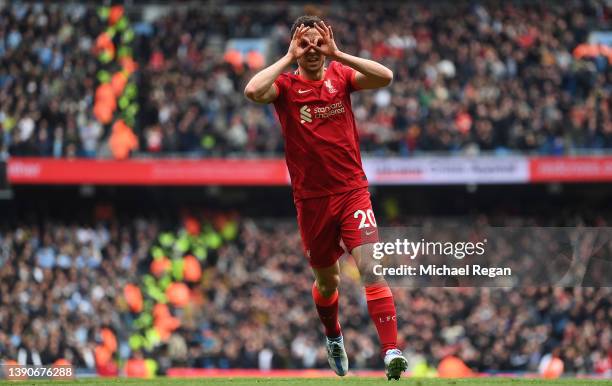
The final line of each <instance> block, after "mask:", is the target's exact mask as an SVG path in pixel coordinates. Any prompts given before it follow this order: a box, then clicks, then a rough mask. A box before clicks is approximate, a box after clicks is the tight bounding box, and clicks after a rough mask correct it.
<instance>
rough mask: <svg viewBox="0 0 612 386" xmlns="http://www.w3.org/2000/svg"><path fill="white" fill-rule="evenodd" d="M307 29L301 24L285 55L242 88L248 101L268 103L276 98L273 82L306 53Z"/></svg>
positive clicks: (307, 43) (307, 45)
mask: <svg viewBox="0 0 612 386" xmlns="http://www.w3.org/2000/svg"><path fill="white" fill-rule="evenodd" d="M309 28H310V27H304V25H303V24H302V25H300V26H299V27H298V28H297V29H296V30H295V33H294V34H293V37H292V38H291V44H290V45H289V50H288V51H287V54H286V55H285V56H283V57H282V58H280V59H279V60H277V61H276V62H274V63H273V64H271V65H270V66H268V67H266V68H264V69H263V70H261V71H259V72H258V73H257V74H255V76H253V78H252V79H251V80H250V81H249V83H247V85H246V87H245V88H244V95H245V96H246V97H247V98H248V99H250V100H252V101H253V102H257V103H270V102H273V101H274V100H275V99H276V97H278V90H277V89H276V87H274V81H275V80H276V78H278V76H279V75H280V74H281V73H282V72H283V70H284V69H285V68H286V67H287V66H289V65H290V64H291V63H293V62H294V61H295V60H297V59H299V58H300V57H302V55H304V53H305V52H306V49H307V48H308V47H309V42H308V41H307V40H306V39H305V38H304V33H305V32H306V31H308V29H309Z"/></svg>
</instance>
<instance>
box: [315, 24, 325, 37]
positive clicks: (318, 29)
mask: <svg viewBox="0 0 612 386" xmlns="http://www.w3.org/2000/svg"><path fill="white" fill-rule="evenodd" d="M315 28H316V29H317V31H319V33H320V34H321V35H322V36H327V32H325V30H324V29H323V28H322V27H321V26H320V25H319V24H318V23H315Z"/></svg>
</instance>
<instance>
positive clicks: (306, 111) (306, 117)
mask: <svg viewBox="0 0 612 386" xmlns="http://www.w3.org/2000/svg"><path fill="white" fill-rule="evenodd" d="M300 118H301V120H300V123H304V122H309V123H310V122H312V115H310V107H308V105H304V106H302V108H301V109H300Z"/></svg>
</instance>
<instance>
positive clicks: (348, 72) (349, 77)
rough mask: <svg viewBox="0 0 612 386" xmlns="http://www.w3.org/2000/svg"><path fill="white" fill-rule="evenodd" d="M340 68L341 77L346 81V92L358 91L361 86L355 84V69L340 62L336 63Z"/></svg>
mask: <svg viewBox="0 0 612 386" xmlns="http://www.w3.org/2000/svg"><path fill="white" fill-rule="evenodd" d="M337 65H338V66H339V68H340V72H341V73H342V77H343V78H344V79H345V82H346V89H347V91H348V92H353V91H359V90H361V88H359V86H358V85H357V81H356V79H355V77H356V76H357V71H355V70H354V69H352V68H351V67H349V66H345V65H344V64H342V63H338V64H337Z"/></svg>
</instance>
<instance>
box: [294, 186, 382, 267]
mask: <svg viewBox="0 0 612 386" xmlns="http://www.w3.org/2000/svg"><path fill="white" fill-rule="evenodd" d="M295 207H296V209H297V220H298V226H299V228H300V234H301V235H302V245H303V247H304V254H305V255H306V257H308V261H309V263H310V266H311V267H313V268H325V267H329V266H331V265H333V264H335V263H336V261H337V260H338V259H339V258H340V256H342V255H343V254H344V252H345V251H344V249H343V248H342V246H341V245H340V241H341V240H342V241H343V242H344V245H345V246H346V249H347V250H348V251H349V252H350V251H352V250H353V249H354V248H355V247H358V246H360V245H363V244H368V243H375V242H377V241H378V228H377V227H376V219H375V218H374V212H373V211H372V202H371V201H370V192H368V188H359V189H355V190H351V191H348V192H344V193H338V194H334V195H331V196H325V197H317V198H308V199H303V200H298V201H296V202H295Z"/></svg>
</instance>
